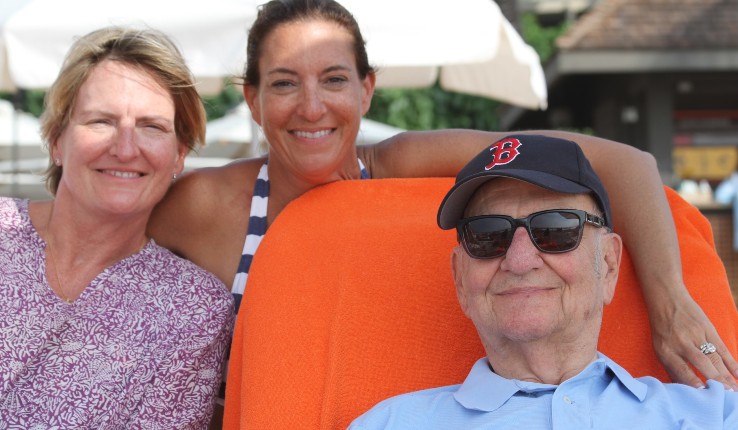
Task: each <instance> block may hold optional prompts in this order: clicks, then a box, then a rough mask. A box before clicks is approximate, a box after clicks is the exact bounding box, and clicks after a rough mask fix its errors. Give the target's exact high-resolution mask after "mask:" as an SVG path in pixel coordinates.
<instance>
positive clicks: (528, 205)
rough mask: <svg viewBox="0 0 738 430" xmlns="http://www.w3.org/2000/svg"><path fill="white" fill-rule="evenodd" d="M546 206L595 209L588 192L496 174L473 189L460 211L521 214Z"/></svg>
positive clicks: (551, 207)
mask: <svg viewBox="0 0 738 430" xmlns="http://www.w3.org/2000/svg"><path fill="white" fill-rule="evenodd" d="M547 209H581V210H585V211H588V212H595V213H599V212H600V210H599V209H597V204H596V203H595V200H594V199H593V198H592V196H591V195H590V194H567V193H560V192H557V191H551V190H548V189H545V188H543V187H539V186H538V185H533V184H530V183H528V182H525V181H521V180H518V179H512V178H496V179H493V180H490V181H489V182H486V183H485V184H483V185H482V186H481V187H479V189H477V191H475V192H474V194H473V195H472V197H471V199H469V203H468V204H467V205H466V209H465V211H464V216H465V217H470V216H477V215H509V216H512V217H523V216H527V215H528V214H531V213H533V212H538V211H542V210H547Z"/></svg>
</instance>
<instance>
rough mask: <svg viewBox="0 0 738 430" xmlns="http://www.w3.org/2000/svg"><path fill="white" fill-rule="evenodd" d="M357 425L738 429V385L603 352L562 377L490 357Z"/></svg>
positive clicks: (360, 429)
mask: <svg viewBox="0 0 738 430" xmlns="http://www.w3.org/2000/svg"><path fill="white" fill-rule="evenodd" d="M349 429H351V430H374V429H388V430H395V429H398V430H400V429H402V430H410V429H422V430H433V429H439V430H440V429H443V430H448V429H464V430H474V429H495V430H498V429H525V430H530V429H536V430H537V429H555V430H579V429H613V430H614V429H617V430H623V429H625V430H635V429H647V430H660V429H679V430H688V429H705V430H717V429H730V430H738V393H735V392H732V391H727V390H725V388H724V387H723V385H722V384H720V383H719V382H716V381H708V383H707V388H705V389H696V388H692V387H689V386H687V385H682V384H664V383H662V382H660V381H659V380H657V379H655V378H652V377H643V378H633V377H632V376H631V375H630V374H629V373H628V372H627V371H626V370H625V369H623V368H622V367H620V366H619V365H617V364H616V363H615V362H614V361H612V360H610V359H609V358H607V357H606V356H604V355H603V354H598V358H597V360H595V361H594V362H592V363H591V364H590V365H589V366H587V367H586V368H585V369H584V370H583V371H582V372H581V373H579V374H578V375H577V376H575V377H573V378H571V379H569V380H567V381H565V382H564V383H562V384H561V385H548V384H538V383H534V382H526V381H520V380H513V379H505V378H503V377H501V376H499V375H497V374H495V373H493V372H492V371H491V370H490V368H489V366H488V362H487V359H486V358H483V359H481V360H479V361H477V362H476V364H474V367H473V368H472V370H471V372H469V376H467V378H466V380H465V381H464V383H463V384H461V385H451V386H447V387H440V388H433V389H430V390H423V391H418V392H414V393H408V394H403V395H400V396H397V397H393V398H391V399H388V400H385V401H383V402H381V403H379V404H378V405H377V406H375V407H374V408H372V409H371V410H370V411H369V412H367V413H365V414H364V415H362V416H361V417H359V418H357V419H356V420H355V421H354V422H353V423H352V424H351V426H350V427H349Z"/></svg>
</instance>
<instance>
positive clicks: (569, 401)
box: [564, 396, 574, 405]
mask: <svg viewBox="0 0 738 430" xmlns="http://www.w3.org/2000/svg"><path fill="white" fill-rule="evenodd" d="M564 403H566V404H567V405H571V404H572V403H574V402H572V401H571V399H570V398H569V396H564Z"/></svg>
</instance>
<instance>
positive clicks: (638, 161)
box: [365, 130, 738, 389]
mask: <svg viewBox="0 0 738 430" xmlns="http://www.w3.org/2000/svg"><path fill="white" fill-rule="evenodd" d="M522 133H527V134H546V135H550V136H556V137H560V138H564V139H569V140H573V141H575V142H577V143H578V144H579V145H580V146H581V148H582V150H583V151H584V153H585V155H586V156H587V158H588V159H589V161H590V163H591V164H592V166H593V167H594V169H595V171H596V172H597V174H598V175H599V176H600V178H601V180H602V182H603V184H604V185H605V188H606V189H607V192H608V194H609V196H610V200H611V203H612V210H613V218H614V222H615V229H616V230H617V231H618V233H619V234H620V235H621V236H622V237H623V241H624V243H625V244H626V246H627V247H628V251H629V253H630V255H631V257H632V260H633V264H634V266H635V269H636V273H637V275H638V280H639V283H640V285H641V288H642V290H643V295H644V298H645V301H646V304H647V306H648V312H649V320H650V322H651V328H652V336H653V342H654V348H655V350H656V353H657V355H658V356H659V359H660V360H661V362H662V363H663V364H664V367H665V368H666V370H667V372H668V373H669V375H670V376H671V378H672V379H673V380H674V381H676V382H681V383H685V384H689V385H692V386H701V385H702V382H701V381H700V379H699V378H698V377H697V375H696V374H695V373H694V372H693V371H692V369H691V368H690V364H691V365H692V366H694V367H695V368H696V369H697V370H698V371H699V372H700V373H702V375H704V376H705V377H706V378H708V379H715V380H718V381H721V382H723V383H725V384H726V385H728V386H730V387H733V388H735V389H738V385H737V384H736V382H735V380H734V378H733V376H737V377H738V363H736V361H735V359H734V358H733V357H732V356H731V354H730V352H729V351H728V350H727V348H726V347H725V344H724V343H723V342H722V340H721V339H720V336H719V335H718V333H717V331H716V330H715V328H714V326H713V325H712V323H711V322H710V321H709V319H708V318H707V317H706V315H705V314H704V312H702V309H700V307H699V306H698V305H697V303H696V302H695V301H694V300H693V299H692V298H691V296H690V295H689V292H688V291H687V288H686V286H685V285H684V280H683V278H682V267H681V256H680V253H679V244H678V241H677V235H676V228H675V226H674V220H673V219H672V217H671V210H670V208H669V204H668V202H667V200H666V195H665V193H664V189H663V184H662V182H661V177H660V176H659V173H658V170H657V168H656V162H655V159H654V158H653V156H651V155H650V154H649V153H647V152H643V151H640V150H638V149H636V148H634V147H631V146H629V145H624V144H621V143H617V142H614V141H610V140H607V139H602V138H598V137H593V136H587V135H582V134H577V133H571V132H564V131H550V130H547V131H528V132H504V133H501V132H480V131H473V130H439V131H427V132H406V133H401V134H399V135H397V136H395V137H393V138H392V139H389V140H387V141H385V142H382V143H380V144H378V145H376V146H375V147H373V148H371V149H370V150H367V151H366V153H365V155H366V158H367V159H365V161H367V165H368V166H369V168H370V172H371V175H372V177H374V178H381V177H424V176H455V175H456V174H457V173H458V171H459V170H460V169H461V168H462V167H463V166H464V165H465V164H466V163H467V162H468V161H469V160H470V159H471V158H472V157H474V156H475V155H476V154H477V153H479V151H481V150H482V149H483V148H485V147H486V146H488V145H490V144H492V143H494V142H495V141H496V140H498V139H500V138H502V137H505V136H507V135H510V134H522ZM644 208H648V210H644ZM704 342H712V343H713V344H715V345H716V346H717V348H718V351H717V353H716V354H710V355H709V356H706V355H703V354H702V353H701V352H700V350H699V349H698V347H699V345H701V344H702V343H704ZM731 373H732V375H731Z"/></svg>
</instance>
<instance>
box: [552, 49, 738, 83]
mask: <svg viewBox="0 0 738 430" xmlns="http://www.w3.org/2000/svg"><path fill="white" fill-rule="evenodd" d="M553 66H554V67H553V68H554V69H555V71H554V70H550V69H549V70H546V74H547V75H548V74H549V73H550V72H554V74H555V75H558V76H560V75H567V74H581V73H607V74H612V73H643V72H719V71H736V70H738V49H711V50H705V49H699V50H698V49H695V50H683V49H680V50H668V51H666V50H611V49H608V50H576V51H559V52H558V53H557V55H556V58H554V59H553ZM547 77H548V76H547ZM549 80H550V77H549Z"/></svg>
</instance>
